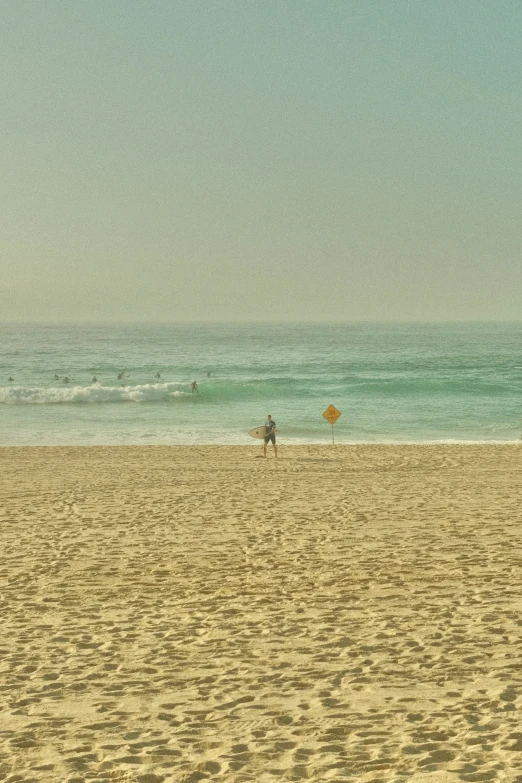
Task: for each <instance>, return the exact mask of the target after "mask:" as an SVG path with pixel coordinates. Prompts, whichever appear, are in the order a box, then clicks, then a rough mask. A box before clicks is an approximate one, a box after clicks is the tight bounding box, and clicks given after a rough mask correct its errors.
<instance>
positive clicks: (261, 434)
mask: <svg viewBox="0 0 522 783" xmlns="http://www.w3.org/2000/svg"><path fill="white" fill-rule="evenodd" d="M248 434H249V435H250V437H251V438H265V437H266V427H265V425H264V424H263V426H262V427H254V429H253V430H250V432H249V433H248Z"/></svg>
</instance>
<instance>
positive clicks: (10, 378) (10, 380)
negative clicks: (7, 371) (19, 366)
mask: <svg viewBox="0 0 522 783" xmlns="http://www.w3.org/2000/svg"><path fill="white" fill-rule="evenodd" d="M7 380H8V381H9V383H12V381H14V378H13V376H12V375H10V376H9V378H8V379H7Z"/></svg>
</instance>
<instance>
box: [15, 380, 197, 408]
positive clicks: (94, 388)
mask: <svg viewBox="0 0 522 783" xmlns="http://www.w3.org/2000/svg"><path fill="white" fill-rule="evenodd" d="M183 388H185V389H186V384H181V383H146V384H142V385H137V386H102V385H101V384H100V383H95V384H92V385H91V386H58V387H56V386H53V387H49V388H42V387H37V386H35V387H30V386H3V387H0V405H1V404H6V405H53V404H58V403H71V402H73V403H79V402H81V403H100V402H157V401H160V400H168V399H169V398H172V397H182V396H185V395H187V396H189V392H187V391H183Z"/></svg>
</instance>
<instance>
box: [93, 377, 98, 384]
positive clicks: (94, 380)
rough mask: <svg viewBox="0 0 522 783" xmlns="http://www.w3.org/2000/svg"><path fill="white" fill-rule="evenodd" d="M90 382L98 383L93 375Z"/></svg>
mask: <svg viewBox="0 0 522 783" xmlns="http://www.w3.org/2000/svg"><path fill="white" fill-rule="evenodd" d="M92 382H93V383H98V378H97V377H96V376H95V375H93V378H92Z"/></svg>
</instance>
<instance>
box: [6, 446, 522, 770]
mask: <svg viewBox="0 0 522 783" xmlns="http://www.w3.org/2000/svg"><path fill="white" fill-rule="evenodd" d="M261 443H262V442H260V443H259V444H251V445H248V446H153V445H150V446H76V447H62V446H36V447H29V446H25V447H24V446H15V447H7V446H5V447H2V448H0V467H1V470H0V544H1V546H2V551H3V554H4V558H3V563H2V565H0V586H1V601H2V604H1V606H2V616H3V618H4V634H3V638H2V641H1V643H0V647H1V653H2V656H1V668H0V687H1V688H2V694H3V709H2V710H0V773H2V774H3V775H4V776H5V778H6V779H9V776H10V775H13V776H16V775H18V776H23V777H24V779H28V780H29V779H30V780H38V781H39V783H40V781H41V782H42V783H55V781H56V780H73V779H74V780H80V779H82V780H83V779H86V780H87V779H90V778H91V777H92V778H96V779H105V778H107V779H109V778H110V779H113V778H117V779H118V780H122V781H126V782H127V783H130V782H132V783H135V782H136V783H141V782H142V781H147V782H149V781H153V783H179V781H189V780H190V781H196V780H203V779H209V780H221V781H224V782H226V783H241V781H255V782H256V783H258V781H259V783H276V781H277V782H279V781H280V780H284V779H293V780H305V779H309V780H337V779H341V778H343V779H344V778H350V777H353V778H354V779H357V781H358V783H359V781H360V782H361V783H375V781H377V780H379V781H382V782H383V783H387V781H391V780H400V781H408V783H410V781H413V782H414V783H462V781H468V780H469V781H472V780H493V781H496V780H498V781H503V783H516V781H517V780H518V779H517V774H518V773H517V772H516V770H517V765H518V763H519V756H520V751H521V750H522V738H521V736H520V710H521V709H522V653H521V642H522V626H521V620H520V617H521V616H522V559H521V555H520V552H521V551H522V525H521V523H520V519H521V508H522V489H521V487H520V475H521V470H522V450H518V449H515V448H513V446H514V445H515V444H502V445H482V444H481V445H457V444H451V445H442V446H441V445H413V446H394V445H368V446H345V445H335V446H331V445H330V446H329V445H322V446H315V445H303V446H288V445H285V444H284V443H283V444H281V446H280V452H279V453H280V456H279V457H278V459H277V460H276V459H274V457H273V454H272V453H271V450H270V449H269V451H268V457H267V459H263V458H261V457H260V456H259V453H260V451H261ZM256 452H257V453H256ZM0 776H1V775H0ZM13 779H14V778H13Z"/></svg>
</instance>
